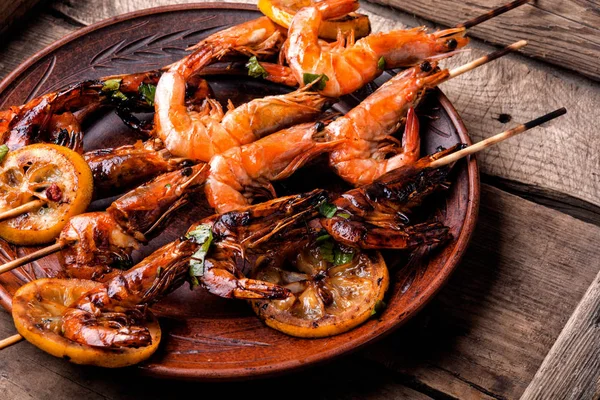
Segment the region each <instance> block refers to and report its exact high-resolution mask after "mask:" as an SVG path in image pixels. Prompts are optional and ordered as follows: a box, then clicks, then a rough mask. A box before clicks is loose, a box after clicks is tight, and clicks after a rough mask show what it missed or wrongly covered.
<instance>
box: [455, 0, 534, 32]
mask: <svg viewBox="0 0 600 400" xmlns="http://www.w3.org/2000/svg"><path fill="white" fill-rule="evenodd" d="M528 2H529V0H515V1H512V2H510V3H508V4H505V5H503V6H501V7H498V8H495V9H493V10H492V11H489V12H487V13H485V14H483V15H480V16H478V17H475V18H473V19H470V20H468V21H465V22H463V23H462V24H458V25H456V28H464V29H469V28H472V27H474V26H475V25H479V24H481V23H482V22H485V21H487V20H489V19H492V18H494V17H497V16H498V15H501V14H504V13H505V12H507V11H510V10H512V9H513V8H517V7H519V6H522V5H523V4H525V3H528Z"/></svg>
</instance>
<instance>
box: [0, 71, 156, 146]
mask: <svg viewBox="0 0 600 400" xmlns="http://www.w3.org/2000/svg"><path fill="white" fill-rule="evenodd" d="M158 76H159V75H158V73H155V72H144V73H136V74H129V75H118V76H110V77H106V78H101V79H99V80H87V81H82V82H78V83H75V84H73V85H70V86H69V87H67V88H66V89H63V90H60V91H57V92H52V93H48V94H45V95H42V96H39V97H36V98H34V99H32V100H30V101H29V102H28V103H26V104H24V105H22V106H18V107H11V108H10V109H9V110H5V111H3V112H2V113H1V114H0V120H1V121H0V142H1V143H3V144H6V145H7V146H8V147H9V148H10V149H16V148H19V147H22V146H26V145H28V144H33V143H39V142H51V143H56V144H66V145H69V147H71V148H74V149H75V150H81V145H82V143H81V135H82V133H81V128H80V124H81V123H82V122H83V121H84V120H85V118H86V117H87V116H89V115H90V114H92V113H93V112H94V111H95V110H96V109H98V108H99V107H101V106H108V105H110V106H112V107H115V108H117V109H122V113H121V115H125V113H126V112H129V111H138V110H139V111H142V110H148V109H150V108H149V104H148V102H147V101H146V100H144V99H143V98H142V97H143V96H141V94H140V92H139V88H140V86H141V85H142V84H146V85H155V84H156V83H157V82H158ZM117 92H118V94H119V95H118V96H115V93H117Z"/></svg>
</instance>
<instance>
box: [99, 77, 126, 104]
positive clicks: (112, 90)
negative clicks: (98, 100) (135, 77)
mask: <svg viewBox="0 0 600 400" xmlns="http://www.w3.org/2000/svg"><path fill="white" fill-rule="evenodd" d="M121 81H122V79H108V80H106V81H104V82H103V83H102V91H103V92H105V93H108V94H109V95H110V96H111V97H112V98H113V99H118V100H122V101H126V100H127V96H126V95H125V94H124V93H123V92H121V91H120V90H119V89H120V88H121Z"/></svg>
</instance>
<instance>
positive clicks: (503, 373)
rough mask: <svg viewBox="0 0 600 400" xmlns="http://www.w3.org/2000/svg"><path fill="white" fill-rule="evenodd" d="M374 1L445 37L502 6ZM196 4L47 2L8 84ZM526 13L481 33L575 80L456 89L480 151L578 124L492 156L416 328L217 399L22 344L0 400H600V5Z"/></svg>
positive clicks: (9, 360)
mask: <svg viewBox="0 0 600 400" xmlns="http://www.w3.org/2000/svg"><path fill="white" fill-rule="evenodd" d="M377 1H380V2H382V3H385V4H392V5H394V4H400V5H401V7H403V8H405V9H406V10H407V11H408V12H410V13H411V14H417V15H421V16H422V17H425V18H428V16H430V15H431V16H432V17H431V18H428V19H430V20H434V21H436V22H438V23H443V24H446V26H451V25H453V24H456V23H457V22H458V21H460V20H462V19H464V18H461V16H468V17H471V16H475V15H477V14H478V13H480V12H481V11H483V10H485V9H488V8H489V7H491V6H492V5H494V4H498V1H491V0H477V1H475V2H468V3H463V2H456V1H454V2H453V1H436V2H434V1H428V0H426V1H423V0H420V1H419V2H417V1H413V0H402V1H400V0H377ZM184 2H185V1H167V0H130V1H126V0H101V1H91V0H89V1H82V0H57V1H47V2H45V3H43V4H41V5H38V6H37V7H36V8H35V9H34V10H33V12H31V13H30V14H29V15H28V18H27V22H24V23H21V24H17V25H16V26H13V27H12V28H11V30H10V31H9V32H8V34H5V36H4V40H3V45H2V47H0V77H4V76H6V75H7V74H8V73H9V72H10V71H11V70H12V69H14V68H15V67H16V66H17V65H18V64H19V63H21V62H22V61H23V60H24V59H25V58H27V57H28V56H30V55H31V54H33V53H34V52H35V51H37V50H39V49H41V48H42V47H44V46H46V45H48V44H49V43H51V42H53V41H54V40H57V39H59V38H61V37H63V36H64V35H66V34H68V33H70V32H72V31H74V30H76V29H78V28H81V27H83V26H86V25H89V24H90V23H93V22H96V21H99V20H102V19H104V18H108V17H111V16H114V15H118V14H121V13H123V12H127V11H133V10H136V9H141V8H147V7H153V6H158V5H164V4H167V3H169V4H172V3H184ZM11 3H12V2H11ZM16 3H23V4H32V3H34V2H33V1H30V0H17V1H16ZM1 9H2V7H0V10H1ZM363 9H365V10H366V11H367V12H368V13H369V14H370V16H371V18H372V23H373V27H374V30H375V31H377V30H384V29H386V30H387V29H390V28H399V27H402V26H404V25H408V26H416V25H419V24H423V23H427V24H428V22H427V21H423V20H421V19H418V20H417V19H415V17H413V16H410V15H408V14H405V13H402V12H399V11H395V10H392V9H391V8H387V7H381V6H376V5H372V4H363ZM9 11H10V12H11V13H12V12H14V7H13V8H12V9H10V8H9ZM513 13H514V14H510V16H508V15H507V16H504V17H501V18H498V19H497V20H495V21H492V22H489V23H488V24H486V25H483V26H482V27H480V28H477V29H476V30H474V31H473V34H474V35H477V36H478V37H481V38H484V39H486V40H488V41H492V42H494V43H502V44H505V43H508V42H510V41H513V40H514V39H515V38H517V37H518V38H525V39H529V40H530V41H531V42H532V43H533V45H532V46H531V50H528V54H530V55H532V56H533V57H537V58H542V59H544V60H546V61H549V62H551V63H553V64H558V65H561V66H562V67H563V68H557V67H553V66H550V65H549V64H547V63H545V62H540V61H534V60H532V59H530V58H528V57H526V56H523V55H512V56H509V57H506V58H503V59H501V60H499V61H497V62H495V63H493V64H491V65H489V66H486V67H483V68H481V69H479V70H477V71H476V72H474V73H471V74H467V75H464V76H462V77H460V78H458V79H455V80H452V81H450V82H448V83H445V84H444V85H443V90H444V91H445V92H446V94H447V95H448V97H449V98H450V99H451V101H452V102H453V103H454V105H455V106H456V108H457V110H458V111H459V113H460V114H461V115H462V117H463V119H464V121H465V123H466V126H467V128H468V129H469V131H470V134H471V136H472V137H473V139H474V140H480V139H482V138H485V137H489V136H491V135H492V134H494V133H497V132H500V131H502V130H504V129H506V128H507V127H510V126H512V125H513V124H515V123H517V122H524V121H526V120H529V119H531V118H532V117H534V116H538V115H541V114H543V113H545V112H548V111H551V110H553V109H555V108H558V107H559V106H565V107H567V109H568V111H569V113H568V114H567V116H566V117H564V118H562V119H561V120H559V121H555V122H553V123H551V124H550V126H548V127H546V128H545V129H543V130H538V131H537V132H532V133H531V134H528V135H526V136H523V137H520V138H517V139H515V140H512V141H510V142H508V143H505V144H503V145H501V146H499V147H496V148H494V149H491V150H489V151H488V152H486V153H484V154H481V155H480V156H479V159H478V161H479V163H480V167H481V172H482V181H483V185H482V198H481V209H480V216H479V222H478V226H477V229H476V232H475V234H474V237H473V240H472V243H471V246H470V248H469V250H468V252H467V255H466V256H465V258H464V260H463V262H462V264H461V265H460V266H459V268H458V270H457V272H456V273H455V274H454V276H453V277H452V278H451V280H450V282H449V283H448V285H447V286H446V287H445V288H444V289H443V290H442V292H441V293H440V294H439V295H438V296H437V297H436V298H435V299H434V300H433V301H432V302H431V303H430V304H429V305H428V306H427V307H426V308H425V310H423V311H422V312H421V313H420V314H419V315H418V316H417V317H416V318H415V319H413V320H412V321H411V322H410V323H409V324H408V325H406V326H405V327H403V328H401V329H400V330H399V331H397V332H396V333H395V334H393V335H391V336H389V337H388V338H386V339H384V340H383V341H381V342H379V343H377V344H375V345H372V346H370V347H368V348H367V349H365V350H363V351H361V352H359V353H356V354H352V355H349V356H347V357H345V358H343V359H340V360H338V361H335V362H332V363H329V364H327V365H322V366H317V367H314V368H311V369H308V370H306V371H305V372H301V373H297V374H294V375H290V376H285V377H281V378H277V379H269V380H263V381H255V382H242V383H231V384H220V385H216V384H195V383H182V382H169V381H160V380H152V379H149V378H146V377H143V376H138V375H137V374H136V371H135V370H133V369H129V370H119V371H111V370H100V369H95V368H82V367H79V366H74V365H72V364H69V363H67V362H65V361H63V360H60V359H55V358H53V357H52V356H49V355H47V354H45V353H43V352H42V351H40V350H38V349H37V348H35V347H33V346H31V345H29V344H28V343H26V342H21V343H19V344H17V345H15V346H12V347H10V348H8V349H6V350H3V351H2V352H1V353H0V398H2V399H26V398H36V399H38V398H39V399H41V398H44V399H46V398H48V399H56V398H61V399H62V398H65V399H66V398H81V397H84V396H85V398H110V399H124V398H127V399H129V398H174V397H176V396H186V395H187V396H190V395H195V394H190V393H198V395H200V396H202V395H205V393H206V394H209V393H213V392H212V389H214V390H218V391H219V392H220V393H222V394H224V395H234V396H243V395H253V394H255V393H256V394H258V393H260V395H265V394H267V395H269V396H284V397H285V398H290V397H291V398H296V397H303V398H304V397H307V396H310V397H311V398H370V399H380V398H381V399H383V398H398V399H400V398H411V399H413V398H414V399H428V398H434V399H453V398H461V399H471V398H472V399H515V398H519V397H521V396H522V398H526V399H533V398H537V399H552V398H556V399H562V398H572V399H591V398H600V327H599V324H600V322H599V321H600V275H598V272H599V270H600V246H599V244H598V242H599V238H600V228H599V225H600V179H599V175H598V174H599V173H600V168H599V167H600V135H599V134H598V133H597V132H598V129H597V126H596V125H597V120H598V117H600V112H599V111H598V110H599V109H600V85H599V84H598V83H597V82H595V81H594V80H593V79H598V78H599V77H600V68H599V67H598V66H599V64H598V59H599V58H600V46H599V45H598V44H597V43H598V37H600V36H599V35H598V33H599V29H598V27H600V23H599V22H600V6H599V5H598V3H597V2H596V1H593V0H569V1H563V2H560V1H558V0H545V1H544V0H540V1H538V2H537V3H536V4H535V6H534V5H526V6H524V7H522V8H521V9H519V10H515V11H513ZM471 47H472V48H473V50H472V52H471V54H464V55H460V56H457V57H455V58H454V59H452V60H451V61H450V62H449V63H450V64H452V65H456V64H458V63H460V62H462V61H464V60H466V59H472V58H475V57H476V56H479V55H480V54H483V53H485V52H488V51H490V50H491V46H489V45H486V44H483V42H480V41H478V40H474V41H473V43H472V46H471ZM566 68H571V69H577V71H578V72H580V73H581V74H583V75H585V76H587V77H589V78H586V77H584V76H583V75H580V74H577V73H574V72H571V71H569V70H567V69H566ZM14 332H15V330H14V327H13V325H12V320H11V318H10V317H9V315H8V314H7V313H5V312H0V337H6V336H9V335H12V334H13V333H14ZM265 389H266V391H265Z"/></svg>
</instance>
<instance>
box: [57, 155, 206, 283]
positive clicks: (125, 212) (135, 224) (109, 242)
mask: <svg viewBox="0 0 600 400" xmlns="http://www.w3.org/2000/svg"><path fill="white" fill-rule="evenodd" d="M207 170H208V168H207V166H206V165H205V164H200V165H196V166H193V167H186V168H183V169H181V170H179V171H173V172H170V173H167V174H163V175H161V176H158V177H157V178H155V179H154V180H152V181H150V182H148V183H146V184H144V185H142V186H140V187H138V188H136V189H134V190H132V191H130V192H129V193H127V194H126V195H124V196H123V197H121V198H119V199H117V200H115V201H114V202H113V203H112V204H111V206H110V207H109V208H108V209H107V210H106V211H105V212H92V213H86V214H81V215H78V216H75V217H73V218H71V219H70V220H69V222H68V223H67V225H66V226H65V228H63V230H62V232H61V234H60V237H59V239H58V243H61V244H63V245H64V247H65V249H64V250H63V251H62V252H61V253H62V257H63V260H64V262H63V265H64V271H65V273H66V275H67V276H69V277H71V278H80V279H92V280H97V281H104V280H106V279H109V278H110V277H112V276H113V275H114V274H117V273H119V271H116V269H117V270H118V269H123V268H127V267H129V266H130V265H131V252H132V251H133V250H135V249H137V248H139V246H140V243H144V242H146V241H147V240H148V239H149V238H150V237H151V236H152V234H153V233H154V232H155V231H156V230H157V228H158V227H159V226H161V225H162V224H163V223H164V222H165V221H166V219H167V218H168V217H169V216H170V215H171V214H172V213H173V212H174V211H175V210H177V209H179V208H180V207H181V206H183V205H184V204H186V203H187V194H188V193H190V192H192V191H193V190H195V189H196V188H197V187H198V186H199V185H201V184H202V183H203V182H204V179H205V176H206V173H207ZM74 243H76V244H75V245H73V244H74Z"/></svg>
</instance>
